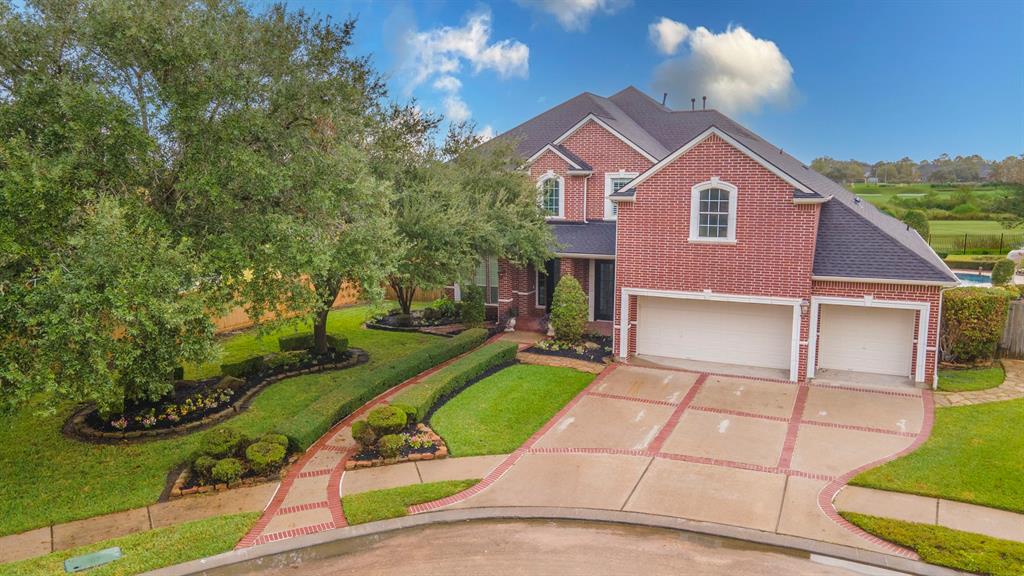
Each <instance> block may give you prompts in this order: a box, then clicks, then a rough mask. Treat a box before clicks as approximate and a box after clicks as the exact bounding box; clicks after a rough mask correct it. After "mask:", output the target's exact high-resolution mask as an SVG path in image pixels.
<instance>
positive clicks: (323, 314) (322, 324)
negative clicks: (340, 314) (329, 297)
mask: <svg viewBox="0 0 1024 576" xmlns="http://www.w3.org/2000/svg"><path fill="white" fill-rule="evenodd" d="M330 311H331V309H330V308H325V309H322V310H318V311H317V313H316V318H315V319H314V320H313V351H314V352H315V353H316V354H318V355H319V354H326V353H327V315H328V314H329V313H330Z"/></svg>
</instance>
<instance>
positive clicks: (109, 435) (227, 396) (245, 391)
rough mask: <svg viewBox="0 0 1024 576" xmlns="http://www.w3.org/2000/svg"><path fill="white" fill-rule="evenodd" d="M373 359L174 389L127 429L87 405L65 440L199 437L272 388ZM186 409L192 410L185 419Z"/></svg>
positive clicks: (323, 359) (326, 358)
mask: <svg viewBox="0 0 1024 576" xmlns="http://www.w3.org/2000/svg"><path fill="white" fill-rule="evenodd" d="M368 359H369V356H368V355H367V353H366V352H365V351H363V350H360V349H358V348H350V349H348V350H347V351H345V352H344V353H342V354H340V355H335V354H333V353H332V354H325V355H322V356H318V357H313V358H310V359H309V360H307V361H305V362H303V363H300V364H297V365H294V366H287V367H281V368H278V369H276V370H275V369H268V370H265V371H263V372H260V373H259V374H254V375H251V376H247V377H245V378H244V379H241V381H240V382H231V381H230V380H229V379H225V378H224V377H222V376H218V377H216V378H208V379H205V380H199V381H182V382H178V383H176V384H175V387H174V391H173V392H172V393H171V395H170V396H167V397H165V398H163V399H161V400H157V401H153V402H139V403H136V404H132V405H131V406H129V408H128V409H127V410H126V411H125V414H124V415H123V416H124V419H123V421H122V423H123V424H124V426H123V428H119V427H118V426H115V425H114V422H117V421H118V420H120V418H113V419H104V418H101V417H100V416H99V413H98V411H97V410H96V408H95V406H93V405H85V406H83V407H82V408H80V409H79V410H77V411H76V412H75V413H74V414H72V415H71V417H70V418H69V419H68V420H67V422H66V423H65V425H64V434H65V435H67V436H70V437H73V438H77V439H80V440H86V441H89V442H98V443H119V442H124V441H147V440H152V439H155V438H159V437H164V436H168V435H174V434H184V433H188V432H194V431H196V430H199V429H202V428H208V427H210V426H212V425H214V424H217V423H220V422H222V421H224V420H227V419H228V418H231V417H232V416H235V415H237V414H239V413H241V412H242V411H244V410H245V409H246V408H248V407H249V403H250V402H251V401H252V399H253V398H254V397H255V396H256V395H257V394H259V393H260V392H261V391H262V390H263V389H264V388H265V387H266V386H269V385H270V384H274V383H276V382H279V381H281V380H284V379H285V378H291V377H293V376H299V375H302V374H312V373H315V372H323V371H326V370H341V369H344V368H350V367H352V366H356V365H358V364H362V363H363V362H366V361H367V360H368ZM222 381H224V384H223V385H222V384H221V382H222ZM189 402H191V403H190V404H189ZM183 405H184V406H188V408H187V410H185V411H184V413H183V411H182V409H181V408H182V406H183ZM171 406H175V407H176V410H173V411H172V412H171V414H173V416H169V415H168V408H169V407H171ZM119 424H120V423H119Z"/></svg>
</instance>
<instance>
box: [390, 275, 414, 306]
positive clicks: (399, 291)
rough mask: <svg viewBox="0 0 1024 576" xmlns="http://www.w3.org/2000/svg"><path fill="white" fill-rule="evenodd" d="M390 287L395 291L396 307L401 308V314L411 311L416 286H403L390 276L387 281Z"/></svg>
mask: <svg viewBox="0 0 1024 576" xmlns="http://www.w3.org/2000/svg"><path fill="white" fill-rule="evenodd" d="M388 283H389V284H390V285H391V289H392V290H394V291H395V297H396V298H398V307H399V308H401V309H402V314H411V313H412V298H413V296H414V295H415V294H416V286H404V285H403V284H402V282H401V281H400V280H398V279H397V278H392V279H391V280H390V281H389V282H388Z"/></svg>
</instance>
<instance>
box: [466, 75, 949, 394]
mask: <svg viewBox="0 0 1024 576" xmlns="http://www.w3.org/2000/svg"><path fill="white" fill-rule="evenodd" d="M498 138H515V139H516V140H517V141H518V147H519V151H520V153H521V154H522V155H523V157H524V158H527V161H526V164H525V166H526V169H528V170H529V174H530V176H531V177H532V178H533V179H535V180H536V182H537V188H538V194H539V201H540V203H541V206H542V207H543V208H544V209H545V210H546V211H547V213H548V214H550V216H549V224H550V226H551V227H552V231H553V233H554V236H555V238H556V239H557V241H558V246H557V247H556V248H555V249H554V252H555V256H556V258H555V259H553V260H551V261H549V262H547V264H546V265H545V267H544V269H540V270H535V269H534V268H533V267H528V268H525V269H523V268H515V267H513V266H511V265H509V264H508V263H505V262H496V261H493V260H492V261H489V262H485V263H484V264H483V265H482V266H481V269H480V272H479V273H478V276H477V279H476V281H477V284H479V285H481V286H484V287H485V288H486V290H485V292H486V294H487V303H488V306H490V307H491V312H492V314H495V315H497V317H498V318H499V319H501V320H504V319H506V318H507V317H508V315H509V312H510V310H513V309H515V313H516V314H517V316H518V318H519V320H518V322H519V326H520V327H524V326H525V327H529V326H539V325H540V323H539V322H537V320H539V319H540V318H543V317H544V315H545V314H546V313H547V310H548V309H549V307H550V303H551V297H552V291H553V289H554V285H555V283H556V282H557V279H558V278H559V277H560V276H562V275H566V274H571V275H573V276H575V277H576V278H577V279H578V280H579V281H580V284H581V285H582V286H583V289H584V290H585V291H586V292H587V294H588V296H589V302H590V320H591V328H592V329H593V330H595V331H598V332H604V333H606V334H611V335H612V336H613V341H614V352H615V355H616V356H617V358H618V359H619V360H620V361H626V362H629V361H633V360H634V359H636V358H639V359H644V360H646V361H652V362H656V363H661V364H668V365H676V366H680V367H684V368H693V369H700V370H708V371H717V372H727V373H740V374H749V375H755V376H764V377H776V378H784V379H789V380H793V381H804V380H807V379H810V378H828V379H837V380H853V381H862V382H869V381H870V382H871V383H874V384H883V385H906V383H908V382H913V383H916V384H917V385H925V384H927V385H934V383H935V379H936V364H937V354H936V346H937V338H938V325H939V314H940V306H941V304H940V303H941V292H942V289H943V288H944V287H950V286H955V285H956V284H957V278H956V277H955V276H954V275H953V273H952V272H951V271H950V270H949V268H948V267H947V266H946V265H945V264H944V263H943V262H942V260H941V259H940V258H939V257H938V256H937V255H936V254H935V253H934V252H933V251H932V250H931V248H930V247H929V246H928V244H927V243H926V242H925V241H924V240H923V239H922V238H921V237H920V236H919V235H918V234H917V233H916V232H915V231H914V230H913V229H911V228H909V227H907V226H906V225H904V224H902V223H901V222H899V221H897V220H895V219H893V218H891V217H890V216H887V215H885V214H883V213H882V212H880V211H879V210H877V209H876V208H875V207H874V206H872V205H871V204H870V203H868V202H866V201H862V200H861V199H859V198H857V197H856V196H855V195H853V194H852V193H850V192H849V191H847V190H846V189H845V188H843V187H842V186H840V185H838V184H836V183H835V182H832V181H831V180H829V179H827V178H825V177H824V176H822V175H820V174H818V173H816V172H814V171H813V170H811V169H810V168H809V167H807V166H805V165H803V164H802V163H801V162H800V161H799V160H797V159H796V158H793V157H792V156H789V155H788V154H786V153H785V152H783V151H782V149H780V148H778V147H776V146H774V145H772V144H769V143H768V142H766V141H764V140H763V139H761V138H760V137H758V136H757V135H756V134H754V133H752V132H750V131H749V130H747V129H746V128H744V127H742V126H740V125H739V124H737V123H736V122H734V121H733V120H731V119H729V118H728V117H726V116H725V115H723V114H721V113H719V112H717V111H714V110H697V111H689V110H687V111H679V110H671V109H669V108H667V107H665V106H663V105H661V104H660V103H659V102H657V101H655V100H653V99H651V98H650V97H648V96H646V95H645V94H643V93H642V92H640V91H639V90H637V89H636V88H633V87H629V88H626V89H625V90H622V91H621V92H618V93H617V94H614V95H612V96H610V97H608V98H604V97H601V96H596V95H594V94H590V93H583V94H580V95H578V96H576V97H574V98H572V99H570V100H568V101H566V102H563V103H562V104H559V105H558V106H555V107H554V108H552V109H550V110H548V111H546V112H544V113H542V114H540V115H539V116H537V117H535V118H533V119H531V120H529V121H527V122H525V123H523V124H521V125H519V126H517V127H516V128H513V129H512V130H510V131H508V132H506V133H505V134H502V135H500V136H499V137H498Z"/></svg>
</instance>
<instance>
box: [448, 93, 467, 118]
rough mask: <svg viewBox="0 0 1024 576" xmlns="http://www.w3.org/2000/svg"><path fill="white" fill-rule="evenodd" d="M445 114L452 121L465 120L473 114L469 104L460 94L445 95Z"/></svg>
mask: <svg viewBox="0 0 1024 576" xmlns="http://www.w3.org/2000/svg"><path fill="white" fill-rule="evenodd" d="M444 115H445V117H446V118H448V120H450V121H451V122H456V123H457V122H465V121H466V120H469V117H470V116H472V115H473V114H472V112H470V111H469V106H468V105H467V104H466V102H465V101H464V100H463V99H462V98H460V97H459V95H458V94H449V95H448V96H445V97H444Z"/></svg>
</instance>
